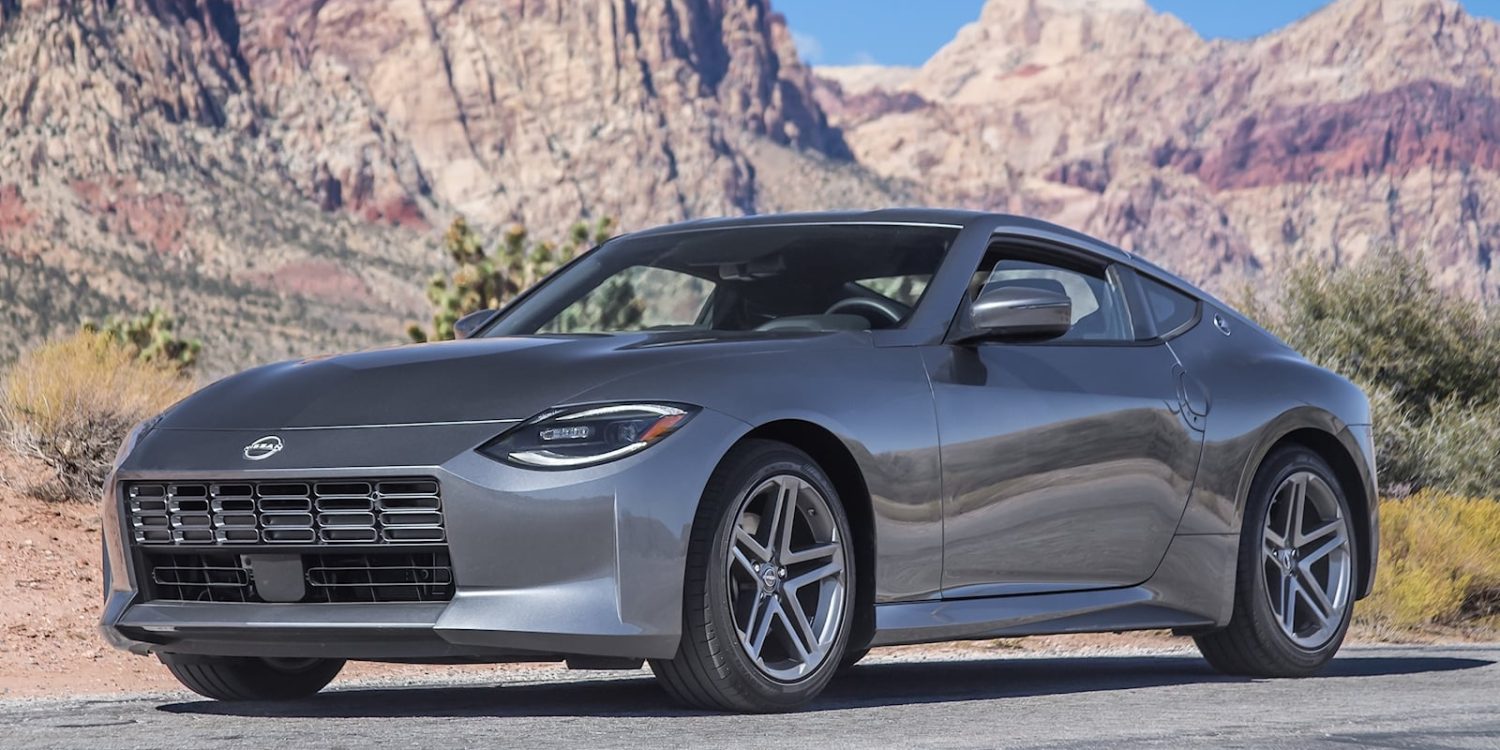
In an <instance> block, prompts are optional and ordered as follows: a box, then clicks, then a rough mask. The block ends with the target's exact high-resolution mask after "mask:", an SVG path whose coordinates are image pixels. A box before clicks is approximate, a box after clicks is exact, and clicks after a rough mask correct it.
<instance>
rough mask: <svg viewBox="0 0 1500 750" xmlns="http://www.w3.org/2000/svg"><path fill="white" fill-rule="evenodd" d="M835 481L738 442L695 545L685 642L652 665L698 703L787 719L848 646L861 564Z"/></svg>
mask: <svg viewBox="0 0 1500 750" xmlns="http://www.w3.org/2000/svg"><path fill="white" fill-rule="evenodd" d="M850 544H851V542H850V535H849V522H848V519H847V517H846V516H845V514H844V509H843V505H842V504H841V503H840V501H839V496H838V492H837V491H836V490H835V489H834V486H833V483H832V482H831V481H829V479H828V476H827V475H826V474H824V472H823V470H822V468H821V467H819V466H818V464H817V463H816V462H815V461H813V460H812V459H811V458H810V457H809V456H808V455H807V454H806V453H804V452H802V451H800V450H798V449H796V448H794V447H792V446H789V445H786V444H783V443H777V442H771V441H765V440H749V441H745V442H744V443H741V444H740V445H738V446H736V447H735V448H734V449H733V450H732V451H730V453H729V455H728V456H726V457H725V458H724V460H723V461H722V462H721V463H720V465H719V467H718V468H717V469H716V470H715V471H714V474H713V477H712V478H710V480H709V483H708V488H707V489H706V490H705V491H704V494H703V498H702V501H701V502H700V503H699V507H698V514H697V517H696V519H695V520H694V522H693V532H692V538H691V539H690V540H689V545H688V564H687V576H686V581H685V582H684V597H683V635H682V642H681V645H680V646H679V647H678V652H677V655H676V656H675V657H673V658H672V659H670V660H665V659H663V660H654V661H652V662H651V668H652V670H653V671H654V672H655V673H656V675H657V677H658V678H659V679H660V681H661V683H662V685H663V687H665V688H666V690H667V692H669V693H670V694H672V696H673V697H675V698H677V699H678V700H680V701H682V702H684V703H687V704H689V705H692V706H697V707H703V708H715V709H725V710H733V711H785V710H790V709H794V708H797V707H799V706H802V705H804V704H805V703H807V702H808V701H810V700H812V698H814V697H815V696H817V694H818V693H820V692H822V690H823V688H824V687H825V686H826V685H827V684H828V680H829V679H830V678H831V677H832V676H833V674H834V672H835V671H836V670H837V669H838V667H839V665H840V663H841V661H842V659H843V656H844V650H845V647H846V646H847V643H848V640H849V624H850V620H851V619H852V618H851V616H850V613H851V608H852V607H853V593H852V592H853V591H854V590H855V589H854V575H855V570H854V557H853V550H852V548H851V546H850Z"/></svg>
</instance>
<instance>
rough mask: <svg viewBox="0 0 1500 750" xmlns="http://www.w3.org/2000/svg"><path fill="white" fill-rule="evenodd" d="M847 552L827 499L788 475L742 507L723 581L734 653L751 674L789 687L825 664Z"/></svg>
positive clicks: (840, 606) (835, 630) (760, 488)
mask: <svg viewBox="0 0 1500 750" xmlns="http://www.w3.org/2000/svg"><path fill="white" fill-rule="evenodd" d="M846 564H847V563H846V551H845V549H844V539H843V538H842V537H841V535H840V533H839V524H838V522H837V520H836V519H835V517H834V515H833V510H832V509H831V508H830V507H829V505H828V500H827V498H825V497H823V494H822V493H821V492H819V491H818V490H817V488H815V487H814V486H813V485H812V484H810V483H809V482H807V481H806V480H804V479H802V478H801V477H798V476H795V475H791V474H781V475H777V476H773V477H771V478H769V479H766V480H765V481H763V482H761V483H759V484H757V485H756V486H755V487H754V489H752V490H751V491H750V492H749V493H748V494H747V495H746V496H745V498H744V500H743V501H742V502H741V505H740V510H739V512H738V513H737V515H736V517H735V526H734V534H733V536H732V537H731V539H730V544H729V556H728V561H727V569H726V571H725V574H726V575H727V577H728V582H729V586H728V591H729V600H730V601H729V606H730V613H731V615H732V616H733V618H734V625H735V630H736V631H737V634H738V636H739V642H740V646H741V647H742V648H743V649H744V651H745V654H746V655H747V656H749V657H750V660H751V661H752V662H754V664H755V665H756V667H757V668H759V669H760V671H761V672H762V673H763V674H765V675H766V676H767V677H770V678H772V679H775V680H779V681H783V682H792V681H795V680H798V679H801V678H803V677H806V676H807V675H809V674H812V673H813V672H814V671H815V670H817V668H818V667H819V666H820V665H822V664H823V663H824V662H825V661H827V660H828V657H829V655H830V652H831V651H832V649H833V647H834V643H835V641H837V640H838V635H839V628H840V625H841V624H842V622H843V618H844V615H845V613H844V608H845V599H846V595H845V587H846V581H847V572H846Z"/></svg>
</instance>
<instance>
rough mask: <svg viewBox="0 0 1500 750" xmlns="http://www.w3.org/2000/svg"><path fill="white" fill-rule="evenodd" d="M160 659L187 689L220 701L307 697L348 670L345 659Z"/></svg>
mask: <svg viewBox="0 0 1500 750" xmlns="http://www.w3.org/2000/svg"><path fill="white" fill-rule="evenodd" d="M158 658H159V659H161V663H162V664H165V665H166V666H167V669H169V670H171V672H172V676H173V677H176V678H177V681H178V682H181V683H182V684H183V685H184V686H185V687H187V689H189V690H191V691H193V692H195V693H197V694H199V695H201V696H203V697H205V698H213V699H214V700H220V701H275V700H292V699H294V698H306V697H307V696H309V695H312V694H313V693H316V692H318V691H319V690H322V689H323V688H324V687H326V686H327V685H328V683H330V682H332V681H333V678H334V677H336V676H337V675H338V673H339V670H341V669H343V668H344V661H343V660H342V659H261V658H258V657H252V656H192V655H186V654H160V655H159V656H158Z"/></svg>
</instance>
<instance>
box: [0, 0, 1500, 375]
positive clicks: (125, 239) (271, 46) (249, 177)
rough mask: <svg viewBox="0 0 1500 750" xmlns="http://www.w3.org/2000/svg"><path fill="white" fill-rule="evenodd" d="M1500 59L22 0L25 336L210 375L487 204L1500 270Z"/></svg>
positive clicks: (992, 19)
mask: <svg viewBox="0 0 1500 750" xmlns="http://www.w3.org/2000/svg"><path fill="white" fill-rule="evenodd" d="M1497 56H1500V26H1497V25H1496V24H1494V23H1492V22H1489V21H1483V20H1478V19H1475V18H1473V17H1470V16H1468V15H1467V14H1465V13H1464V12H1463V10H1462V8H1461V7H1460V6H1459V5H1457V4H1455V3H1453V2H1450V1H1449V0H1337V2H1335V3H1333V4H1332V5H1331V6H1330V7H1329V8H1327V9H1326V10H1324V11H1322V12H1320V13H1318V14H1316V15H1314V16H1313V17H1311V18H1308V19H1306V20H1304V21H1302V22H1299V23H1297V24H1295V25H1293V26H1291V27H1288V28H1286V29H1283V30H1281V31H1278V32H1276V33H1273V34H1270V35H1268V36H1266V37H1263V38H1260V39H1257V40H1254V41H1251V42H1244V43H1235V42H1217V41H1216V42H1210V41H1206V40H1204V39H1202V38H1200V37H1198V36H1197V35H1196V34H1195V33H1194V32H1193V31H1192V30H1191V29H1189V28H1188V27H1187V26H1185V25H1184V24H1182V23H1181V22H1180V21H1178V20H1177V19H1175V18H1173V17H1171V16H1168V15H1164V14H1159V13H1156V12H1154V11H1152V10H1151V9H1150V8H1149V7H1148V6H1147V5H1145V4H1144V2H1142V1H1141V0H990V2H989V3H988V4H987V5H986V6H985V8H984V11H983V14H982V16H981V18H980V19H979V20H977V21H976V22H975V23H973V24H971V25H969V26H968V27H966V28H964V29H963V30H962V31H961V32H959V34H958V35H957V37H956V38H955V39H954V41H953V42H952V43H951V44H950V45H948V46H947V47H946V48H945V49H943V50H942V51H941V52H940V53H938V54H937V55H935V56H934V57H933V58H932V59H931V60H930V61H928V63H927V64H925V65H923V66H922V67H920V68H917V69H888V68H877V67H869V66H866V67H864V68H860V69H819V70H816V71H814V70H811V69H809V68H808V67H807V66H805V65H804V64H803V63H802V62H801V61H800V59H799V57H798V54H797V51H796V49H795V48H794V46H793V43H792V41H791V34H790V32H789V30H788V29H787V27H786V24H785V22H784V20H783V19H782V18H781V17H780V16H779V15H777V14H776V13H775V12H774V10H773V8H772V7H771V4H770V0H589V1H588V2H580V1H579V0H486V1H485V2H473V1H472V0H471V1H470V2H463V1H462V0H389V1H387V2H379V3H373V2H367V1H365V0H0V360H3V359H5V358H8V357H9V356H10V355H13V354H14V353H15V352H16V351H17V350H18V348H20V347H21V346H23V345H24V344H25V343H26V342H28V341H32V340H35V339H37V338H39V337H41V336H44V335H48V334H51V333H55V332H58V331H62V330H66V329H68V328H69V327H71V326H74V325H76V324H77V321H78V319H79V318H80V317H100V316H103V315H105V314H108V313H110V312H120V311H133V310H140V309H143V308H145V307H148V306H153V305H159V306H166V307H169V308H171V309H174V310H175V311H176V312H178V314H179V316H180V317H182V318H184V324H185V328H186V329H187V330H188V331H189V332H190V333H192V334H194V335H198V336H201V337H203V338H204V339H205V342H206V356H205V365H206V369H207V371H208V373H209V374H220V373H223V372H227V371H230V370H232V369H235V368H239V367H243V366H246V365H249V364H252V363H255V362H261V361H266V360H269V359H274V358H279V357H285V356H294V355H305V354H311V353H316V352H321V351H326V350H331V349H340V348H349V347H355V346H368V345H373V344H379V343H394V342H398V341H400V340H401V329H402V326H403V324H404V323H405V322H406V321H409V320H417V319H419V318H420V317H422V316H423V314H424V308H425V305H424V300H423V299H422V284H423V281H424V280H425V278H426V277H427V276H428V275H429V274H430V273H431V272H432V271H433V270H434V269H435V268H437V267H439V265H440V263H441V258H440V256H439V254H438V253H437V252H436V250H435V239H434V235H435V233H436V232H437V230H438V229H439V228H441V227H442V226H444V225H445V224H446V223H447V221H448V220H449V219H450V218H451V217H452V216H453V215H454V214H456V213H459V212H461V213H463V214H465V215H467V216H468V217H469V218H470V219H471V220H473V221H475V222H476V223H478V224H479V225H480V226H483V227H489V228H491V229H494V228H498V227H499V226H501V225H502V224H504V223H506V222H509V221H513V220H523V221H525V222H526V223H527V224H529V225H530V226H532V227H533V228H534V229H537V230H539V231H540V233H542V234H555V233H557V232H560V231H561V230H562V229H563V228H564V227H565V226H566V225H567V224H569V223H571V222H572V221H573V220H574V219H576V218H578V217H579V216H583V215H594V216H597V215H603V214H610V215H615V216H618V217H619V218H620V219H621V221H622V224H623V225H624V226H626V227H639V226H646V225H650V224H655V223H660V222H665V221H673V220H678V219H683V218H690V217H696V216H703V215H713V214H735V213H748V212H766V211H780V210H801V209H816V208H838V207H860V206H870V207H873V206H881V205H890V204H909V203H929V204H938V205H959V206H973V207H982V208H992V209H1004V210H1012V211H1019V212H1026V213H1031V214H1036V215H1040V216H1043V217H1046V218H1051V219H1055V220H1058V221H1061V222H1063V223H1067V224H1072V225H1075V226H1078V227H1080V228H1082V229H1085V230H1087V231H1091V232H1093V233H1095V234H1098V235H1099V236H1101V237H1104V238H1106V239H1109V240H1111V241H1114V242H1117V243H1119V244H1122V245H1124V246H1126V247H1130V248H1133V249H1137V250H1139V251H1140V252H1142V253H1143V254H1146V255H1148V256H1151V257H1153V258H1156V259H1157V260H1159V261H1161V262H1163V263H1165V264H1167V265H1169V266H1172V267H1174V268H1176V269H1178V270H1181V271H1183V272H1184V273H1186V274H1187V275H1189V276H1191V277H1193V278H1195V279H1197V280H1200V281H1205V282H1208V283H1209V284H1210V285H1211V286H1214V287H1217V288H1220V289H1224V288H1227V287H1229V286H1230V285H1232V284H1234V283H1238V281H1240V280H1243V279H1251V280H1254V279H1258V278H1261V277H1262V276H1263V275H1264V274H1265V273H1266V272H1267V271H1269V270H1273V269H1275V268H1276V267H1278V266H1280V265H1282V264H1285V263H1288V262H1291V261H1293V260H1295V259H1298V258H1304V257H1312V258H1317V259H1319V260H1321V261H1324V262H1344V261H1346V260H1348V259H1350V258H1353V257H1356V256H1358V255H1359V254H1361V253H1363V252H1365V251H1367V250H1368V249H1369V248H1370V247H1372V246H1374V245H1376V244H1378V243H1382V242H1395V243H1398V244H1400V245H1401V246H1402V247H1409V248H1413V249H1424V250H1425V251H1426V252H1427V253H1428V257H1429V259H1430V261H1431V262H1432V264H1433V266H1434V268H1435V269H1436V270H1437V272H1438V273H1439V275H1440V277H1441V278H1442V279H1443V281H1444V283H1445V284H1447V285H1448V286H1450V287H1452V288H1455V289H1458V290H1461V291H1463V292H1464V293H1467V294H1471V295H1473V296H1475V297H1479V298H1484V299H1493V298H1494V297H1496V295H1497V288H1500V285H1497V276H1496V274H1497V273H1500V272H1497V271H1494V270H1492V269H1491V255H1492V254H1493V253H1494V252H1495V250H1496V249H1497V248H1500V190H1497V188H1500V178H1497V174H1500V107H1497V105H1496V101H1497V97H1500V88H1497V78H1500V72H1497V71H1500V65H1497V60H1496V58H1497Z"/></svg>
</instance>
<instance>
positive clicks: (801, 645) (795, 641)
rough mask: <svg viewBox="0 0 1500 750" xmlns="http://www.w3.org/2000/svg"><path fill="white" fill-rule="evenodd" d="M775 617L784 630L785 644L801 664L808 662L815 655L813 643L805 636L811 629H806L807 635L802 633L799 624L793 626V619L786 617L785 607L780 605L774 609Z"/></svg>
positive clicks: (814, 644)
mask: <svg viewBox="0 0 1500 750" xmlns="http://www.w3.org/2000/svg"><path fill="white" fill-rule="evenodd" d="M776 616H777V617H779V618H780V619H781V624H782V627H784V628H785V629H786V638H787V642H788V643H790V644H791V647H792V650H794V651H796V652H797V656H798V657H799V658H800V659H802V663H804V664H806V663H808V662H810V661H811V660H812V659H811V657H812V656H813V655H814V654H815V653H816V643H815V641H814V640H813V639H811V638H808V637H807V634H808V633H811V627H809V628H808V631H807V633H804V632H803V631H802V628H801V627H800V623H797V624H794V623H793V622H792V619H793V618H792V617H789V616H787V611H786V607H783V606H780V605H777V607H776Z"/></svg>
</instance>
